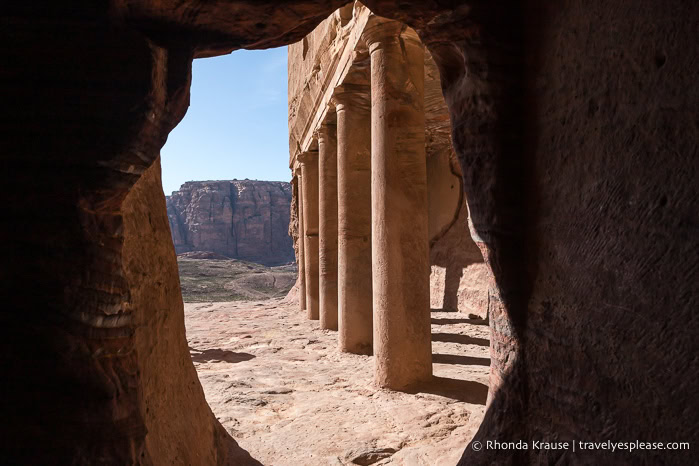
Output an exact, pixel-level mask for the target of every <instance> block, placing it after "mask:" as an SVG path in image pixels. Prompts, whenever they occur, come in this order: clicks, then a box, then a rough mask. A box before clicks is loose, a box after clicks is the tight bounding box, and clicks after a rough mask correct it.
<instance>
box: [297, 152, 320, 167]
mask: <svg viewBox="0 0 699 466" xmlns="http://www.w3.org/2000/svg"><path fill="white" fill-rule="evenodd" d="M297 160H298V161H299V163H300V164H301V165H303V164H306V163H309V162H315V161H317V160H318V151H317V150H309V151H306V152H301V153H300V154H299V156H298V158H297Z"/></svg>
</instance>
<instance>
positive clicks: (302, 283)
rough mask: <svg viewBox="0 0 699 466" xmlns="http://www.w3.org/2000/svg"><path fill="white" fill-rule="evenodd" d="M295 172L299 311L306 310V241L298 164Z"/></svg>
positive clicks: (301, 181) (301, 179) (301, 180)
mask: <svg viewBox="0 0 699 466" xmlns="http://www.w3.org/2000/svg"><path fill="white" fill-rule="evenodd" d="M295 173H296V180H297V183H296V186H297V188H296V195H297V196H298V198H297V199H296V205H297V206H298V221H299V232H298V233H299V280H298V281H299V310H300V311H301V312H303V311H305V310H306V265H305V264H306V258H305V257H304V254H305V248H304V247H303V246H304V243H305V242H306V240H305V238H306V234H305V229H304V227H303V194H302V191H303V188H302V185H303V177H302V176H301V167H300V166H298V167H297V168H296V170H295Z"/></svg>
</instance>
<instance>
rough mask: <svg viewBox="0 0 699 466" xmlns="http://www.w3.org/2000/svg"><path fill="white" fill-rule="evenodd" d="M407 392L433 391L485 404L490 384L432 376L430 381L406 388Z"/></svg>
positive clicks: (435, 393) (468, 401) (455, 398)
mask: <svg viewBox="0 0 699 466" xmlns="http://www.w3.org/2000/svg"><path fill="white" fill-rule="evenodd" d="M406 391H407V393H411V394H416V393H431V394H432V395H439V396H444V397H447V398H451V399H453V400H457V401H462V402H464V403H471V404H479V405H485V402H486V399H487V398H488V386H487V385H484V384H482V383H480V382H474V381H471V380H460V379H450V378H447V377H432V379H431V380H430V381H429V382H426V383H422V384H419V385H415V386H413V387H411V388H410V389H409V390H406Z"/></svg>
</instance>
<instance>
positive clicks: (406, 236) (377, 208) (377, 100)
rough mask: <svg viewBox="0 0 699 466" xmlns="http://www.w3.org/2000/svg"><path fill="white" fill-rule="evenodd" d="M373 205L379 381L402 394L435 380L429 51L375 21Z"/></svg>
mask: <svg viewBox="0 0 699 466" xmlns="http://www.w3.org/2000/svg"><path fill="white" fill-rule="evenodd" d="M363 37H364V39H365V41H366V43H367V45H368V46H369V52H370V54H371V122H372V128H371V170H372V174H371V176H372V179H371V201H372V211H371V214H372V248H373V292H374V355H375V356H376V357H375V364H376V366H375V377H376V382H377V384H378V385H379V386H381V387H385V388H391V389H403V388H406V387H408V386H410V385H412V384H414V383H416V382H420V381H425V380H428V379H430V378H431V376H432V344H431V335H430V299H429V298H430V294H429V273H430V271H429V244H428V231H427V228H428V226H427V167H426V159H425V114H424V51H423V49H422V44H421V43H420V40H419V38H418V37H417V34H416V33H415V32H414V31H413V30H412V29H408V28H407V27H406V26H404V25H402V24H401V23H398V22H396V21H390V20H385V19H382V18H378V17H373V18H372V19H371V20H370V22H369V24H368V25H367V28H366V29H365V31H364V34H363Z"/></svg>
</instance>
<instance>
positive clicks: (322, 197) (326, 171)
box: [316, 123, 337, 330]
mask: <svg viewBox="0 0 699 466" xmlns="http://www.w3.org/2000/svg"><path fill="white" fill-rule="evenodd" d="M316 135H317V138H318V172H319V215H320V218H319V227H320V230H319V234H320V251H319V261H320V277H319V282H320V294H319V297H320V328H323V329H328V330H337V137H336V126H335V125H334V124H330V123H323V124H322V125H321V127H320V128H319V129H318V131H317V132H316Z"/></svg>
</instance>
